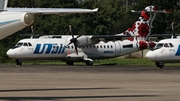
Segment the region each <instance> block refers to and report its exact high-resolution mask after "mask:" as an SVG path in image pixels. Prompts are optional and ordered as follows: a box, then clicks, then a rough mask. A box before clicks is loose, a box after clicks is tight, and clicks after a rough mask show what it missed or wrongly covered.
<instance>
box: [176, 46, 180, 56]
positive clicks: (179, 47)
mask: <svg viewBox="0 0 180 101" xmlns="http://www.w3.org/2000/svg"><path fill="white" fill-rule="evenodd" d="M175 56H180V45H179V46H178V49H177V52H176V54H175Z"/></svg>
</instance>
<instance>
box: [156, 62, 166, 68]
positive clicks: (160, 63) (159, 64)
mask: <svg viewBox="0 0 180 101" xmlns="http://www.w3.org/2000/svg"><path fill="white" fill-rule="evenodd" d="M155 64H156V66H157V67H158V68H160V69H163V67H164V63H163V62H156V63H155Z"/></svg>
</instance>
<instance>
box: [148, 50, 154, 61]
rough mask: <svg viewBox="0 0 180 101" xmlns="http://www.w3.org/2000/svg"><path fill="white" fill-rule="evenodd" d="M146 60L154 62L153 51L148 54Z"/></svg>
mask: <svg viewBox="0 0 180 101" xmlns="http://www.w3.org/2000/svg"><path fill="white" fill-rule="evenodd" d="M146 58H148V59H149V60H154V59H155V55H154V54H153V52H152V51H149V52H147V53H146Z"/></svg>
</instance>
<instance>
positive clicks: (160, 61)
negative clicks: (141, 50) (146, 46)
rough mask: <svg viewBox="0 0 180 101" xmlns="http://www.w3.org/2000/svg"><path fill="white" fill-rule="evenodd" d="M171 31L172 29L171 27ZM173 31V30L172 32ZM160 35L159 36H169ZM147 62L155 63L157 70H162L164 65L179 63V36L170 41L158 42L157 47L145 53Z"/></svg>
mask: <svg viewBox="0 0 180 101" xmlns="http://www.w3.org/2000/svg"><path fill="white" fill-rule="evenodd" d="M172 29H174V28H173V27H172ZM173 31H174V30H173ZM169 35H170V34H167V35H161V36H169ZM146 57H147V58H148V59H149V60H152V61H154V62H155V64H156V66H157V67H158V68H163V67H164V63H175V62H179V61H180V36H176V35H175V34H173V36H172V37H171V38H170V39H163V40H160V41H159V42H158V43H157V45H156V46H155V47H154V48H153V49H151V50H149V51H148V52H147V53H146Z"/></svg>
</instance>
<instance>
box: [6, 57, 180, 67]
mask: <svg viewBox="0 0 180 101" xmlns="http://www.w3.org/2000/svg"><path fill="white" fill-rule="evenodd" d="M5 64H9V65H11V64H15V60H14V61H11V62H9V63H5ZM23 64H26V65H66V63H65V62H62V61H59V60H27V61H24V62H23ZM113 64H116V65H124V66H126V65H131V66H155V63H154V62H153V61H150V60H148V59H146V58H111V59H101V60H94V65H113ZM74 65H85V63H84V62H75V63H74ZM165 66H180V63H166V64H165Z"/></svg>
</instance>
